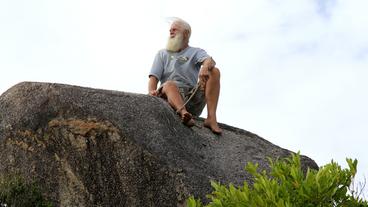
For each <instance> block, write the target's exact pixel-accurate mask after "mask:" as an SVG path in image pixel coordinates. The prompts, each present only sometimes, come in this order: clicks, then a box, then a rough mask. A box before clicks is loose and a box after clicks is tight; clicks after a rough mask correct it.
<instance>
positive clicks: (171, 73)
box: [148, 18, 222, 134]
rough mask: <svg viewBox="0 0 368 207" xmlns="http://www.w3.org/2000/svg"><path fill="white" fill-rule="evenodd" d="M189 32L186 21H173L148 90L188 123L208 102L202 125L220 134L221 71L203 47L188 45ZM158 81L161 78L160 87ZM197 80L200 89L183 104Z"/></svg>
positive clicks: (154, 67)
mask: <svg viewBox="0 0 368 207" xmlns="http://www.w3.org/2000/svg"><path fill="white" fill-rule="evenodd" d="M190 35H191V28H190V25H189V24H188V23H187V22H185V21H184V20H182V19H179V18H177V19H175V20H174V21H173V22H172V24H171V27H170V36H169V39H168V43H167V46H166V49H162V50H160V51H159V52H158V53H157V55H156V57H155V59H154V62H153V66H152V69H151V72H150V74H149V82H148V92H149V94H150V95H152V96H158V97H162V98H164V99H166V100H167V101H168V103H169V104H170V105H171V107H173V108H174V109H175V110H176V111H177V113H178V114H179V115H180V117H181V119H182V121H183V123H184V124H185V125H187V126H188V127H191V126H193V125H194V120H193V117H192V116H193V115H194V116H199V115H200V114H201V113H202V110H203V108H204V106H205V104H207V119H206V120H205V121H204V126H205V127H208V128H210V129H211V130H212V132H213V133H215V134H221V132H222V130H221V128H220V127H219V126H218V123H217V118H216V110H217V103H218V98H219V94H220V71H219V69H218V68H216V67H215V64H216V63H215V61H214V60H213V59H212V58H211V57H210V56H209V55H208V54H207V53H206V51H204V50H203V49H200V48H194V47H191V46H189V38H190ZM158 82H161V86H160V87H159V89H157V84H158ZM197 82H199V83H200V85H201V87H200V90H197V91H196V92H195V94H194V95H193V97H192V98H191V99H190V101H189V102H188V104H186V105H185V106H184V103H185V101H186V100H187V99H188V98H189V96H190V95H191V93H192V92H193V90H192V89H193V88H195V87H196V85H197Z"/></svg>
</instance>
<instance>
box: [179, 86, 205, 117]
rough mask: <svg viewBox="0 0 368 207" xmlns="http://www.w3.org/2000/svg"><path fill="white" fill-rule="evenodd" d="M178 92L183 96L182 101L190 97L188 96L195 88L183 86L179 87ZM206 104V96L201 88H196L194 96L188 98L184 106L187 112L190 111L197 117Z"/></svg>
mask: <svg viewBox="0 0 368 207" xmlns="http://www.w3.org/2000/svg"><path fill="white" fill-rule="evenodd" d="M179 92H180V94H181V97H183V100H184V103H185V102H186V101H187V100H188V99H189V98H190V96H191V95H192V94H193V92H195V88H185V87H179ZM205 106H206V98H205V94H204V91H203V90H201V89H198V90H197V91H196V92H195V94H194V96H193V97H192V98H191V99H190V101H189V102H188V103H187V105H185V108H186V109H187V111H188V112H189V113H191V114H192V115H193V116H196V117H198V116H199V115H201V113H202V111H203V109H204V107H205Z"/></svg>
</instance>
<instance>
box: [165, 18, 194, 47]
mask: <svg viewBox="0 0 368 207" xmlns="http://www.w3.org/2000/svg"><path fill="white" fill-rule="evenodd" d="M190 35H191V28H190V25H189V24H188V23H187V22H185V21H184V20H182V19H179V18H175V19H174V20H173V22H172V23H171V27H170V36H169V39H168V41H167V46H166V49H167V50H169V51H172V52H178V51H179V50H182V49H184V48H186V47H187V46H188V43H189V38H190Z"/></svg>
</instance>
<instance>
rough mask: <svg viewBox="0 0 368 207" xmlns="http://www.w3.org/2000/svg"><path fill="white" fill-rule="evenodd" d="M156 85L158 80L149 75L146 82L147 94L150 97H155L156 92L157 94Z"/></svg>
mask: <svg viewBox="0 0 368 207" xmlns="http://www.w3.org/2000/svg"><path fill="white" fill-rule="evenodd" d="M157 84H158V79H157V78H156V77H155V76H153V75H150V76H149V80H148V94H149V95H151V96H157V95H158V92H157V90H156V89H157Z"/></svg>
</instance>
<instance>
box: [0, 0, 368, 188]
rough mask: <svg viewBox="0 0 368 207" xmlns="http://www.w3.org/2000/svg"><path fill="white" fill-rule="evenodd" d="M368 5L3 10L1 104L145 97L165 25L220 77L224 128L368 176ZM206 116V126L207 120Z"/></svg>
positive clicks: (191, 3) (170, 4) (298, 2)
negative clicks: (37, 87) (60, 96)
mask: <svg viewBox="0 0 368 207" xmlns="http://www.w3.org/2000/svg"><path fill="white" fill-rule="evenodd" d="M366 8H368V1H366V0H252V1H251V0H227V1H223V0H222V1H217V0H202V1H197V0H186V1H177V0H170V1H169V0H156V1H152V0H135V1H123V0H120V1H118V0H104V1H101V0H63V1H52V0H32V1H29V0H1V1H0V72H1V73H0V74H1V75H0V94H1V93H3V92H5V91H6V90H7V89H9V88H10V87H12V86H13V85H15V84H17V83H19V82H22V81H40V82H52V83H64V84H71V85H78V86H86V87H92V88H100V89H108V90H118V91H125V92H133V93H143V94H147V82H148V73H149V70H150V68H151V66H152V63H153V58H154V56H155V54H156V53H157V51H158V50H159V49H162V48H164V47H165V45H166V40H167V37H168V30H169V24H168V22H167V18H168V17H180V18H182V19H184V20H186V21H187V22H189V24H190V25H191V27H192V36H191V40H190V45H191V46H194V47H200V48H203V49H205V50H206V51H207V52H208V53H209V54H210V55H211V56H212V57H213V59H214V60H215V61H216V62H217V67H218V68H219V69H220V71H221V94H220V100H219V105H218V121H219V122H221V123H226V124H228V125H232V126H235V127H238V128H242V129H245V130H247V131H251V132H253V133H256V134H258V135H259V136H261V137H263V138H265V139H267V140H268V141H270V142H272V143H274V144H276V145H278V146H280V147H283V148H286V149H289V150H291V151H294V152H298V151H300V152H301V154H304V155H307V156H309V157H310V158H312V159H313V160H315V161H316V162H317V164H318V165H320V166H323V165H325V164H327V163H329V162H331V160H334V161H336V162H338V163H339V164H340V165H342V166H343V167H347V164H346V161H345V158H347V157H348V158H356V159H358V175H357V180H358V181H363V180H364V177H365V176H368V156H367V153H366V150H367V145H368V139H367V138H368V132H367V130H366V127H367V125H368V109H367V107H366V106H367V105H368V96H367V89H368V81H366V79H367V77H368V38H367V37H368V15H367V14H366ZM202 116H206V113H205V112H204V113H203V114H202Z"/></svg>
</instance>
